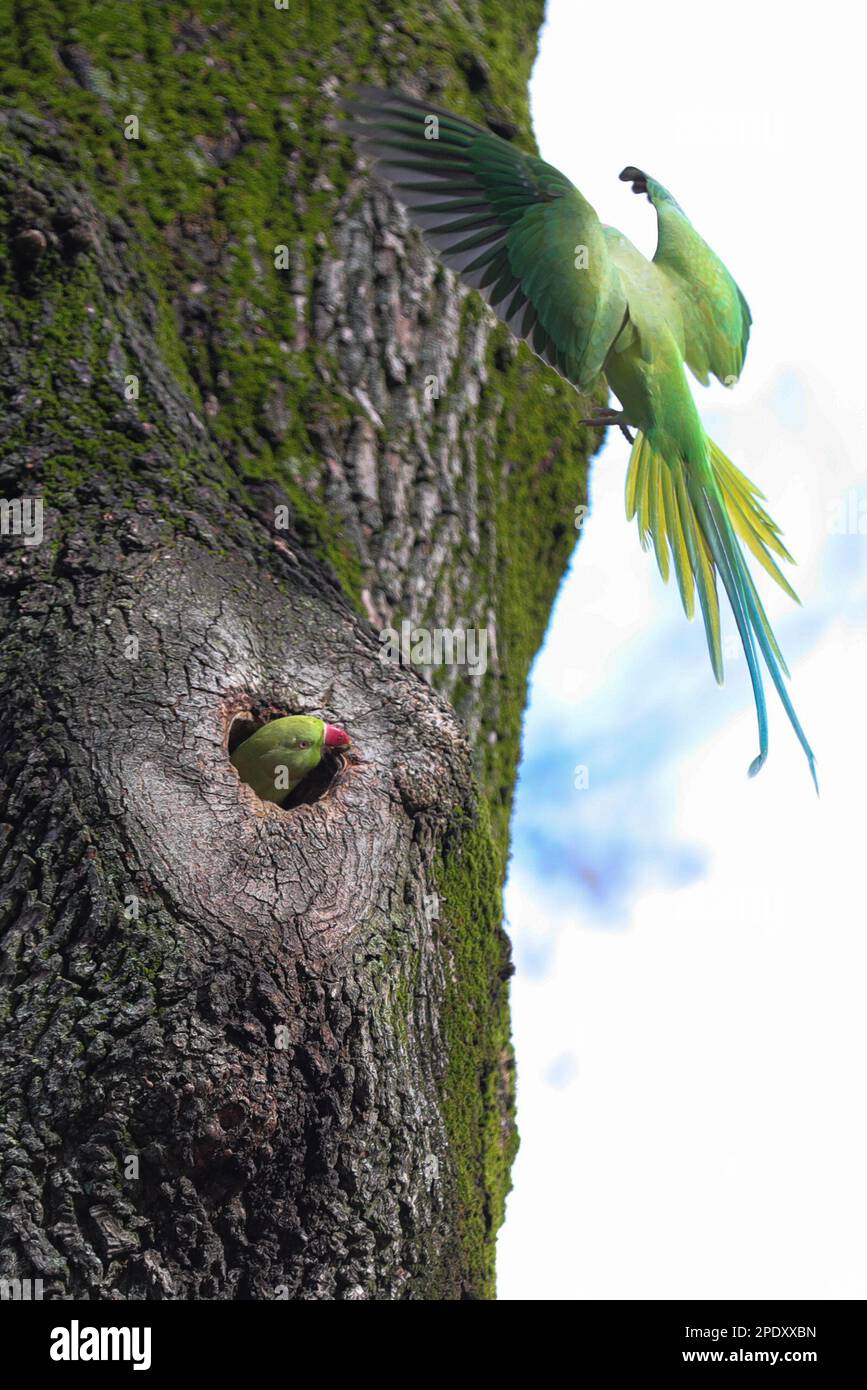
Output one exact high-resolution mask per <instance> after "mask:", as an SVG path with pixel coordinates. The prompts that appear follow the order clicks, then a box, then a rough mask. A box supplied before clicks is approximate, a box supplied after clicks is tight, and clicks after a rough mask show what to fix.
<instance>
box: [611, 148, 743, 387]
mask: <svg viewBox="0 0 867 1390" xmlns="http://www.w3.org/2000/svg"><path fill="white" fill-rule="evenodd" d="M620 177H621V179H624V180H627V181H631V183H632V191H633V192H634V193H646V194H647V197H648V199H649V200H650V202H651V203H652V204H653V206H654V207H655V209H656V216H657V222H658V228H659V239H658V242H657V247H656V255H655V256H654V257H653V265H654V267H655V268H656V270H657V271H658V272H659V273H660V274H661V275H662V277H663V279H664V280H665V282H666V285H667V287H668V289H669V290H670V291H672V292H673V294H674V297H675V300H676V302H677V306H678V308H679V310H680V315H681V320H682V323H683V336H684V348H683V357H684V361H685V362H686V364H687V366H688V367H689V368H690V370H691V371H692V372H693V374H694V375H695V376H696V377H697V378H698V380H699V381H700V382H701V383H702V385H703V386H707V384H708V373H709V372H713V375H714V376H715V377H716V378H717V380H719V381H721V382H722V383H723V384H724V385H725V386H733V385H734V383H735V382H736V381H737V379H738V377H739V376H740V374H741V370H742V368H743V365H744V358H745V357H746V355H747V343H748V342H749V338H750V324H751V323H752V318H751V315H750V306H749V305H748V304H747V301H746V300H745V299H744V296H743V294H742V293H741V291H740V289H739V288H738V286H737V284H736V283H735V281H734V279H733V278H732V276H731V275H730V274H729V272H728V271H727V270H726V268H725V266H724V265H723V263H722V261H721V260H720V258H719V256H717V254H716V252H715V251H712V250H711V248H710V247H709V246H708V244H707V242H706V241H704V240H703V239H702V238H701V237H700V236H699V234H698V232H697V231H696V230H695V228H694V227H693V225H692V223H691V222H690V220H689V218H688V217H687V215H686V213H685V212H684V211H683V208H682V207H680V205H679V204H678V203H676V202H675V200H674V198H673V197H672V196H671V194H670V193H669V191H668V189H667V188H663V186H662V184H661V183H657V182H656V180H655V179H652V178H650V176H649V175H648V174H645V173H643V172H642V170H640V169H634V168H629V169H624V170H623V173H622V174H621V175H620Z"/></svg>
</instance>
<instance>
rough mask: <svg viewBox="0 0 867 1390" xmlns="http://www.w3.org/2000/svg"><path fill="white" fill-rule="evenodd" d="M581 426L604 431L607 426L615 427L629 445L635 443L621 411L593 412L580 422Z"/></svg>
mask: <svg viewBox="0 0 867 1390" xmlns="http://www.w3.org/2000/svg"><path fill="white" fill-rule="evenodd" d="M580 423H581V424H582V425H591V426H592V427H593V429H597V430H604V429H605V428H606V426H608V425H617V427H618V428H619V429H620V431H621V432H622V433H623V434H625V435H626V438H627V439H628V440H629V442H630V444H634V443H635V435H634V434H633V433H632V431H631V430H630V428H629V426H628V425H627V424H626V422H625V421H624V419H623V411H622V410H594V412H593V414H592V415H590V416H588V417H587V418H586V419H584V420H581V421H580Z"/></svg>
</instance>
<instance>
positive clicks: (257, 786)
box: [232, 714, 351, 805]
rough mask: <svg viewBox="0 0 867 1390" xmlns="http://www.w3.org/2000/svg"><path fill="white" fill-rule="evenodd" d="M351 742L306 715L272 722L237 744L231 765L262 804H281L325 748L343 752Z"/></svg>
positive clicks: (337, 730) (341, 732) (335, 729)
mask: <svg viewBox="0 0 867 1390" xmlns="http://www.w3.org/2000/svg"><path fill="white" fill-rule="evenodd" d="M350 742H351V740H350V738H349V735H348V734H347V733H346V732H345V730H343V729H340V728H338V727H337V725H336V724H326V723H325V721H324V720H323V719H315V718H312V717H311V716H309V715H306V714H291V715H287V716H286V717H285V718H284V719H272V720H271V722H270V724H264V725H263V726H262V728H261V729H257V730H256V732H255V733H254V734H252V735H251V736H250V738H248V739H245V740H244V742H243V743H241V744H239V745H238V747H237V748H236V749H235V751H234V753H233V754H232V762H233V764H234V765H235V767H236V768H237V770H238V772H239V773H240V775H241V777H242V778H243V780H244V781H245V782H246V783H247V784H248V785H249V786H251V787H252V788H253V790H254V791H255V792H256V793H257V794H258V795H259V796H260V797H261V798H262V800H263V801H275V802H277V804H278V805H279V804H281V803H282V802H283V801H284V800H285V799H286V797H287V796H288V795H289V793H290V792H291V791H292V790H293V789H294V788H295V787H296V786H297V784H298V783H299V782H300V781H301V779H302V777H306V776H307V774H308V773H309V772H312V771H313V769H314V768H315V767H318V765H319V763H320V761H321V759H322V754H323V752H324V750H325V749H326V748H346V747H348V746H349V744H350Z"/></svg>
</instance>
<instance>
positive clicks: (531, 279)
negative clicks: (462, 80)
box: [343, 87, 818, 790]
mask: <svg viewBox="0 0 867 1390" xmlns="http://www.w3.org/2000/svg"><path fill="white" fill-rule="evenodd" d="M343 110H344V112H345V113H346V114H347V115H348V116H349V120H348V121H347V122H346V123H345V126H346V129H347V131H348V133H349V134H351V135H352V136H353V138H354V139H355V140H356V141H357V144H358V147H359V149H360V151H361V153H363V154H364V155H365V156H367V157H369V158H370V159H372V160H374V161H375V166H376V170H377V172H378V173H379V174H380V175H381V177H382V178H383V179H384V180H385V182H386V183H387V184H388V185H390V187H391V189H392V190H393V192H394V194H395V196H396V197H397V198H398V199H399V201H400V202H402V203H403V204H404V206H405V207H406V209H407V212H408V213H409V216H410V217H411V219H412V220H413V221H414V222H415V223H416V225H417V226H419V227H420V228H421V230H422V231H423V233H424V235H425V236H426V238H427V240H428V241H429V242H430V243H431V245H432V246H433V247H434V248H435V249H436V251H438V253H439V254H440V256H441V257H442V259H443V261H444V262H445V264H446V265H448V266H450V267H451V268H452V269H453V270H456V271H457V272H458V273H459V274H460V276H461V278H462V280H463V281H464V282H465V284H467V285H470V286H471V287H472V288H473V289H475V290H478V291H479V293H480V294H481V295H482V296H483V298H484V299H485V300H486V301H487V303H488V304H489V305H490V306H491V308H492V309H493V310H494V312H495V313H496V314H497V315H498V317H499V318H500V319H502V320H503V322H504V323H505V324H507V326H508V327H509V328H510V329H511V331H512V332H513V333H514V334H515V336H516V337H517V338H520V339H522V340H523V341H524V342H526V343H527V344H528V345H529V346H530V347H531V348H532V350H533V352H535V353H536V355H537V356H538V357H540V358H541V360H542V361H543V362H545V363H547V364H548V366H550V367H553V368H554V370H555V371H556V372H558V373H559V374H560V376H562V377H563V378H564V379H565V380H566V381H568V382H570V383H571V384H572V385H573V386H574V387H576V388H577V390H579V391H587V390H588V389H589V388H590V387H591V386H592V384H593V382H594V381H595V380H596V378H597V377H598V376H599V374H600V372H603V371H604V373H605V376H606V378H607V380H608V383H609V385H610V386H611V388H612V390H613V391H614V393H615V395H616V396H617V397H618V398H619V400H620V403H621V405H622V410H619V411H617V410H603V411H597V412H596V413H595V414H594V415H593V417H592V418H591V419H590V420H587V421H583V422H582V423H586V424H591V425H599V426H604V425H608V424H617V425H619V426H620V428H621V429H622V430H623V431H624V433H626V435H627V437H628V438H629V440H630V442H631V443H632V452H631V455H630V459H629V465H628V469H627V475H626V509H627V515H628V517H629V518H630V519H631V518H632V517H633V516H637V518H638V530H639V536H640V539H641V544H642V546H643V547H644V548H645V549H647V548H648V547H649V545H650V544H651V543H652V544H653V547H654V550H655V552H656V559H657V563H658V565H659V569H660V572H661V573H662V576H663V578H664V579H665V580H668V578H669V574H670V571H671V568H672V566H673V568H674V573H675V576H676V578H677V584H678V587H679V589H680V596H681V599H682V602H683V606H684V609H685V611H686V614H687V617H688V618H692V617H693V615H694V612H695V596H696V593H697V594H698V602H699V606H700V608H701V613H702V618H703V619H704V627H705V632H706V634H707V644H708V649H709V652H710V660H711V666H712V667H713V672H714V675H715V677H716V679H717V681H718V682H719V683H720V684H722V680H723V661H722V643H721V638H720V614H719V602H718V597H717V575H719V577H720V579H721V580H722V584H723V588H724V589H725V591H726V594H727V595H728V600H729V603H730V604H731V607H732V611H733V613H734V617H735V622H736V623H737V627H738V632H739V633H740V638H741V641H742V643H743V647H744V652H745V654H746V659H747V664H748V667H749V672H750V680H751V682H752V688H753V694H754V697H755V703H756V713H757V717H758V732H759V753H758V756H757V757H756V758H755V759H754V760H753V762H752V763H751V765H750V769H749V771H750V775H751V776H752V775H753V774H755V773H756V772H758V770H759V769H760V768H761V767H762V766H763V764H764V762H765V759H766V758H767V755H768V717H767V708H766V705H765V692H764V686H763V682H762V670H761V666H760V662H759V655H760V654H761V656H762V657H763V658H764V661H765V663H766V665H767V668H768V671H769V673H770V677H771V680H772V681H773V683H774V685H775V687H776V689H777V693H778V695H779V697H780V700H781V701H782V703H783V707H784V709H785V711H786V713H787V715H788V717H789V719H790V721H791V723H792V726H793V728H794V730H795V733H796V734H797V736H798V739H799V741H800V744H801V747H802V748H803V750H804V752H805V754H806V756H807V760H808V762H809V766H810V772H811V774H812V777H813V782H814V784H816V786H817V790H818V784H817V783H816V768H815V758H814V756H813V752H812V750H811V748H810V745H809V743H808V742H807V738H806V735H805V734H804V731H803V729H802V728H801V725H800V723H799V721H798V717H797V715H796V714H795V711H794V708H793V706H792V702H791V700H790V699H789V694H788V691H787V689H786V686H785V683H784V679H783V676H784V674H785V675H788V674H789V673H788V670H787V668H786V664H785V662H784V660H783V657H782V655H781V653H780V649H779V647H778V645H777V642H776V639H775V637H774V634H773V632H772V631H771V627H770V624H769V622H768V619H767V617H766V615H765V611H764V608H763V607H762V603H761V600H760V599H759V595H758V593H757V591H756V587H755V584H754V583H753V579H752V576H751V575H750V571H749V569H748V567H747V564H746V560H745V557H744V554H743V552H742V550H741V546H740V544H739V541H742V542H743V543H744V544H745V545H746V546H747V548H748V549H749V550H750V551H751V552H752V554H753V555H754V556H755V558H756V559H757V560H758V561H759V563H760V564H761V565H762V566H764V568H765V569H766V570H767V571H768V573H769V574H770V575H771V576H772V577H773V578H774V579H775V580H776V582H777V583H778V584H779V585H780V586H781V588H783V589H784V590H785V592H786V593H787V594H789V595H790V596H791V597H792V598H794V599H795V600H796V601H797V595H796V594H795V593H794V590H793V589H792V588H791V586H790V585H789V582H788V580H787V579H786V578H785V576H784V575H783V573H782V572H781V570H780V568H779V566H778V564H777V562H776V559H775V558H774V557H775V556H776V557H779V558H781V559H783V560H789V561H790V560H791V559H792V557H791V556H790V554H789V552H788V551H787V550H786V548H785V546H784V545H783V542H782V539H781V535H780V530H779V528H778V527H777V526H776V525H775V523H774V522H773V521H772V520H771V518H770V517H769V516H768V514H767V512H766V511H765V510H764V508H763V506H762V505H761V504H762V501H763V500H764V498H763V494H762V493H761V492H759V490H758V488H757V487H756V486H755V485H754V484H753V483H751V482H750V481H749V479H748V478H746V477H745V476H744V474H743V473H741V472H740V470H739V469H737V468H736V467H735V465H734V464H733V463H731V462H730V461H729V459H727V458H726V456H725V455H724V454H723V453H722V452H721V450H720V449H718V448H717V446H716V445H715V444H714V442H713V440H711V439H709V438H708V436H707V435H706V434H705V432H704V429H703V427H702V423H701V419H700V417H699V414H698V411H697V409H696V406H695V402H694V400H693V397H692V392H691V390H690V388H689V383H688V380H687V376H686V372H685V370H684V365H686V366H687V367H689V368H690V370H691V372H692V373H693V375H694V376H696V377H697V378H698V380H699V381H700V382H701V383H702V385H705V386H706V385H707V384H708V379H709V374H710V373H713V375H714V376H715V377H717V379H718V380H719V381H721V382H722V383H723V384H725V385H727V386H731V385H733V384H734V382H735V381H736V380H737V379H738V377H739V375H740V372H741V369H742V367H743V363H744V357H745V356H746V350H747V342H748V340H749V334H750V322H751V319H750V311H749V306H748V305H747V302H746V300H745V299H744V296H743V294H742V293H741V291H740V290H739V289H738V286H737V285H736V284H735V282H734V280H733V279H732V277H731V275H730V274H729V272H728V271H727V270H726V268H725V266H724V265H723V263H722V261H721V260H720V259H719V257H718V256H717V255H716V254H715V253H714V252H713V251H712V250H711V249H710V247H709V246H708V245H707V243H706V242H705V241H703V240H702V238H701V237H700V236H699V235H698V232H696V231H695V229H694V228H693V226H692V224H691V223H690V221H689V220H688V218H687V216H686V214H685V213H684V211H683V209H682V208H681V207H680V205H679V204H678V203H676V202H675V200H674V198H673V197H672V196H671V194H670V193H669V192H668V190H667V189H665V188H663V186H662V184H660V183H657V182H656V180H655V179H653V178H651V177H650V176H649V175H648V174H645V173H643V172H642V170H640V169H636V168H632V167H629V168H626V169H624V170H623V172H622V173H621V175H620V178H621V179H623V180H625V181H627V182H629V183H631V184H632V191H633V192H634V193H644V194H646V195H647V198H648V200H649V202H650V203H652V205H653V207H654V208H655V210H656V217H657V226H658V241H657V247H656V254H655V255H654V257H653V260H652V261H648V259H647V258H646V257H645V256H643V255H642V254H641V252H640V251H638V250H637V248H636V247H635V246H633V245H632V243H631V242H630V241H628V240H627V238H626V237H625V236H623V235H622V233H621V232H618V231H617V230H616V229H615V228H614V227H606V226H604V225H603V224H602V223H601V222H600V221H599V218H598V217H597V215H596V213H595V211H594V210H593V208H592V207H591V206H590V204H589V203H588V202H587V200H586V198H584V197H583V196H582V194H581V193H580V192H579V191H578V189H577V188H576V187H575V186H574V184H572V183H570V181H569V179H567V178H566V177H565V176H564V175H563V174H561V173H560V172H559V170H557V169H555V168H554V167H553V166H552V165H550V164H546V163H545V161H544V160H542V159H537V158H535V157H534V156H533V155H529V154H524V153H523V151H521V150H519V149H516V148H515V147H514V146H513V145H511V144H509V142H508V141H507V140H503V139H501V138H500V137H499V136H497V135H494V134H493V133H492V132H491V131H488V130H484V129H482V127H480V126H477V125H475V124H474V123H473V122H472V121H468V120H465V119H464V118H463V117H462V116H455V115H453V114H452V113H451V112H449V111H444V110H441V109H439V108H437V107H435V106H432V105H430V103H428V102H426V101H420V100H418V99H417V98H415V97H411V96H406V95H404V94H403V93H400V92H394V91H387V90H383V89H379V88H375V87H358V88H355V89H353V91H352V92H351V94H350V96H349V97H348V99H347V100H346V101H344V103H343ZM630 430H635V431H637V434H636V435H635V436H634V437H633V435H632V434H631V433H630Z"/></svg>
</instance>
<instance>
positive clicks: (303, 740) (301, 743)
mask: <svg viewBox="0 0 867 1390" xmlns="http://www.w3.org/2000/svg"><path fill="white" fill-rule="evenodd" d="M296 747H297V748H309V747H310V744H309V743H308V741H307V739H306V738H299V740H298V742H297V744H296Z"/></svg>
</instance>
